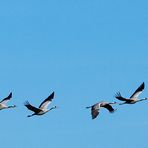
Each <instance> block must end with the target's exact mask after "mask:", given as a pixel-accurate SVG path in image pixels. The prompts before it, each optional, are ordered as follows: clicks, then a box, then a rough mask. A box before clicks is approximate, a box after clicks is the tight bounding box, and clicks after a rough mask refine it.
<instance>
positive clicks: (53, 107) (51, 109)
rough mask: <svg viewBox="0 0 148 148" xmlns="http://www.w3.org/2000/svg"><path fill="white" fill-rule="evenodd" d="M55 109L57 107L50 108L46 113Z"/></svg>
mask: <svg viewBox="0 0 148 148" xmlns="http://www.w3.org/2000/svg"><path fill="white" fill-rule="evenodd" d="M56 108H57V106H54V107H52V108H50V109H49V110H48V111H50V110H53V109H56Z"/></svg>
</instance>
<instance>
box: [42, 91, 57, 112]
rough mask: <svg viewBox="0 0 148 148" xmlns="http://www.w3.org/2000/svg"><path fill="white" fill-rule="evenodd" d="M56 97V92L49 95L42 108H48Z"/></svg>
mask: <svg viewBox="0 0 148 148" xmlns="http://www.w3.org/2000/svg"><path fill="white" fill-rule="evenodd" d="M53 98H54V92H53V93H52V94H51V95H50V96H48V97H47V98H46V99H45V100H44V101H43V102H42V103H41V104H40V106H39V108H40V109H46V108H47V107H48V105H49V104H50V103H51V102H52V99H53Z"/></svg>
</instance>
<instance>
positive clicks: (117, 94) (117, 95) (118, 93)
mask: <svg viewBox="0 0 148 148" xmlns="http://www.w3.org/2000/svg"><path fill="white" fill-rule="evenodd" d="M119 97H122V96H121V93H120V92H119V91H118V92H117V93H116V94H115V98H117V99H118V98H119Z"/></svg>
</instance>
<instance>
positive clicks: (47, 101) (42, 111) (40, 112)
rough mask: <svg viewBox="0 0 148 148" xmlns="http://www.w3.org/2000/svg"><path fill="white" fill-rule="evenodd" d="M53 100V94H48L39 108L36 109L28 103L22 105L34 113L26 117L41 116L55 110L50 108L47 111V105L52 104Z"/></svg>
mask: <svg viewBox="0 0 148 148" xmlns="http://www.w3.org/2000/svg"><path fill="white" fill-rule="evenodd" d="M53 98H54V92H53V93H52V94H50V95H49V96H48V97H47V98H46V99H45V100H44V101H43V102H42V103H41V104H40V106H39V107H38V108H37V107H35V106H33V105H31V104H30V103H29V102H28V101H26V102H25V103H24V105H25V106H26V107H27V108H28V109H29V110H31V111H33V112H34V113H33V114H32V115H28V116H27V117H32V116H34V115H43V114H45V113H47V112H49V111H51V110H52V109H56V108H57V106H54V107H51V108H50V109H48V108H47V107H48V105H49V104H50V103H51V102H52V99H53Z"/></svg>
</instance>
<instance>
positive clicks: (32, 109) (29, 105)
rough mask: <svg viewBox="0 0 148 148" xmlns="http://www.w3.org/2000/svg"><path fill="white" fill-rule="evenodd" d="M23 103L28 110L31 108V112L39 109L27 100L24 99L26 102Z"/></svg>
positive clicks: (36, 111)
mask: <svg viewBox="0 0 148 148" xmlns="http://www.w3.org/2000/svg"><path fill="white" fill-rule="evenodd" d="M24 105H25V106H26V107H27V108H28V109H29V110H31V111H33V112H35V113H38V112H40V111H41V110H40V109H39V108H36V107H34V106H32V105H31V104H30V103H29V102H28V101H26V102H25V103H24Z"/></svg>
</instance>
